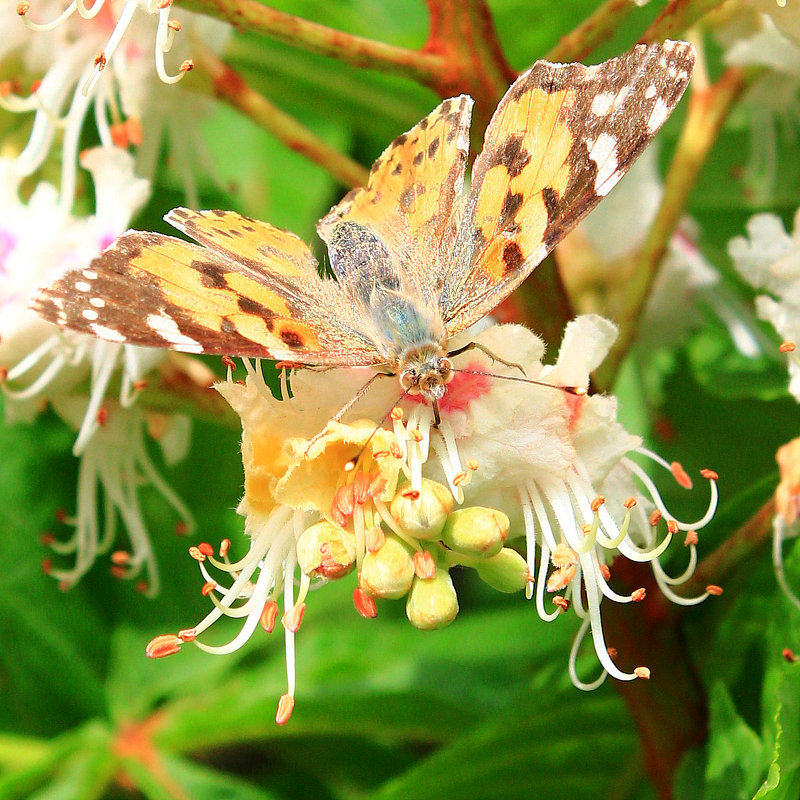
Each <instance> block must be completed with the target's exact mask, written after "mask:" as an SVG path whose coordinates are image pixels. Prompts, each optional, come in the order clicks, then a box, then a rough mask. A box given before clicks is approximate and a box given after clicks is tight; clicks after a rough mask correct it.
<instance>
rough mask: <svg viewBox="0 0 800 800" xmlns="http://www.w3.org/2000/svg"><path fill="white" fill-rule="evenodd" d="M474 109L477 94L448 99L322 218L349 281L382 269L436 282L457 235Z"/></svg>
mask: <svg viewBox="0 0 800 800" xmlns="http://www.w3.org/2000/svg"><path fill="white" fill-rule="evenodd" d="M471 113H472V99H471V98H470V97H468V96H466V95H461V96H460V97H453V98H451V99H449V100H445V101H444V102H443V103H441V104H440V105H439V106H438V107H437V108H435V109H434V110H433V111H432V112H431V113H430V114H429V115H428V116H427V117H425V118H424V119H423V120H421V121H420V122H419V123H417V124H416V125H415V126H414V127H413V128H412V129H411V130H409V131H408V132H407V133H404V134H402V135H401V136H398V137H397V138H396V139H395V140H394V141H393V142H392V143H391V144H390V145H389V146H388V147H387V148H386V150H384V152H383V154H382V155H381V156H380V157H379V158H378V159H377V160H376V161H375V163H374V164H373V165H372V170H371V172H370V177H369V181H368V183H367V186H366V187H363V188H358V189H354V190H352V191H351V192H350V193H349V194H347V195H346V196H345V197H344V199H343V200H342V201H341V202H340V203H338V204H337V205H336V206H334V207H333V208H332V209H331V210H330V212H328V214H327V215H326V216H325V217H324V218H323V219H322V220H320V222H319V224H318V226H317V230H318V231H319V235H320V236H321V238H322V239H324V240H325V242H326V243H327V244H328V248H329V252H330V256H331V265H332V267H333V270H334V272H335V273H336V274H337V275H338V276H339V277H340V278H341V279H343V280H351V281H352V280H355V282H358V281H359V279H361V280H362V282H364V281H368V280H370V279H372V278H373V277H374V274H373V273H374V272H376V271H377V272H378V281H379V282H380V281H381V279H382V278H381V273H383V272H385V273H388V272H398V271H399V272H401V273H402V275H400V276H399V277H400V278H401V282H405V279H407V280H408V281H409V282H411V284H412V285H414V286H415V288H417V289H419V288H420V287H423V286H424V287H428V286H429V285H431V284H432V275H431V271H432V270H436V269H437V266H438V264H439V263H440V261H441V255H442V254H446V253H449V252H450V251H451V249H452V242H453V239H454V236H455V225H454V223H453V208H454V204H455V202H456V199H457V198H458V197H459V196H460V194H461V190H462V187H463V183H464V170H465V169H466V163H467V154H468V149H469V123H470V116H471ZM376 263H377V264H378V267H377V269H376V267H375V265H376ZM386 277H387V279H388V277H389V276H388V275H387V276H386Z"/></svg>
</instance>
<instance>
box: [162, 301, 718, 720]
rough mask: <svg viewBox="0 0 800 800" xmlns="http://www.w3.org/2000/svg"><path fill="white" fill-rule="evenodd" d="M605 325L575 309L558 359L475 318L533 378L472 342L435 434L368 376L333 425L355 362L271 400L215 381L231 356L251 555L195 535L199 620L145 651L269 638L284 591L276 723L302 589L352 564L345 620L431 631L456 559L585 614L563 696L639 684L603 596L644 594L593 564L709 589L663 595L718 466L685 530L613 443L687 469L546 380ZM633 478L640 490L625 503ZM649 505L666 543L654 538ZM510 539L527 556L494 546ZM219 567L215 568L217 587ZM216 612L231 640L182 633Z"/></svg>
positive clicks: (604, 407)
mask: <svg viewBox="0 0 800 800" xmlns="http://www.w3.org/2000/svg"><path fill="white" fill-rule="evenodd" d="M615 335H616V329H615V328H614V326H613V325H612V324H611V323H610V322H608V321H606V320H604V319H602V318H600V317H597V316H593V315H588V316H584V317H580V318H578V319H577V320H575V321H574V322H573V323H571V324H570V325H569V326H567V329H566V331H565V335H564V342H563V345H562V348H561V351H560V353H559V357H558V360H557V362H556V364H554V365H551V366H544V365H543V364H542V362H541V359H542V356H543V352H544V346H543V344H542V342H541V340H539V339H538V338H537V337H536V336H534V335H533V334H532V333H530V332H529V331H527V330H526V329H524V328H521V327H519V326H492V327H489V328H487V329H485V330H483V331H482V332H481V333H479V334H478V335H477V336H476V337H475V341H476V342H477V343H478V344H479V345H480V346H481V347H482V348H485V349H486V350H488V351H491V352H493V353H496V354H497V355H498V356H499V357H502V358H504V359H506V360H510V359H512V358H513V359H514V360H515V361H517V362H519V364H520V365H521V367H522V368H523V369H524V370H525V374H526V376H527V378H530V379H534V380H536V381H541V382H542V383H543V384H545V385H525V384H520V383H519V382H518V380H519V378H521V377H522V376H521V374H520V372H519V371H518V369H517V368H514V367H509V366H505V365H502V364H500V363H499V362H496V363H494V362H493V360H492V358H491V357H490V356H488V355H486V354H484V353H483V352H480V351H479V352H478V353H477V355H475V354H473V352H467V353H464V354H463V355H462V356H459V357H458V358H457V359H456V362H455V377H454V378H453V380H452V381H451V383H450V384H448V389H447V393H446V394H445V396H444V397H443V398H442V400H441V401H440V408H441V413H442V421H441V424H440V426H439V427H438V429H437V428H434V426H433V415H432V412H431V409H430V407H429V406H428V405H427V404H426V403H424V402H423V401H421V400H420V399H419V398H416V397H412V396H400V395H398V386H397V383H396V380H393V379H387V380H384V381H378V382H376V383H373V384H372V385H371V386H370V388H369V391H368V392H367V393H366V394H365V395H364V396H362V397H360V398H359V399H358V401H357V402H356V404H355V405H354V406H353V408H352V409H351V410H350V412H349V414H348V416H354V417H356V419H357V421H355V422H351V423H343V422H340V421H331V417H332V415H335V413H336V411H337V410H338V409H339V408H341V407H342V406H344V405H345V403H346V401H347V400H349V399H351V398H352V397H353V395H354V394H355V393H356V391H357V390H358V389H359V387H360V386H362V385H363V384H364V382H365V375H368V374H369V371H367V370H362V369H335V370H326V371H323V372H317V371H315V370H312V369H301V370H299V371H297V372H296V373H295V374H294V375H293V377H292V381H291V392H290V391H289V387H288V379H287V376H286V374H285V371H284V372H283V373H282V376H281V399H280V400H278V399H276V398H274V397H273V396H272V393H271V392H270V390H269V389H268V388H267V386H266V384H265V383H264V380H263V377H262V375H261V372H260V370H259V368H258V367H257V366H254V365H253V364H251V363H250V362H249V361H244V366H245V368H246V370H247V379H246V381H244V382H234V381H232V375H231V372H230V367H231V366H232V362H231V363H230V364H229V375H228V380H227V381H226V382H224V383H221V384H219V385H218V386H217V388H218V390H219V391H220V392H221V393H222V394H223V396H224V397H225V398H226V399H227V400H228V402H229V403H230V404H231V406H232V407H233V408H234V410H235V411H236V412H237V413H238V414H239V415H240V417H241V419H242V427H243V438H242V457H243V463H244V471H245V485H244V497H243V499H242V501H241V503H240V504H239V508H238V511H239V513H240V514H242V515H243V516H244V517H245V532H246V534H247V535H248V537H249V540H250V541H249V552H248V553H247V554H246V555H245V556H243V557H242V558H239V559H237V560H236V561H233V562H232V561H230V559H229V556H228V553H229V549H230V542H229V541H227V540H226V541H225V542H223V543H222V545H221V547H220V548H219V550H218V551H217V550H215V548H214V547H212V546H211V545H210V544H208V543H203V544H201V545H199V546H198V547H196V548H192V549H191V551H190V552H191V555H192V556H193V557H194V558H195V559H196V560H197V561H198V562H199V564H200V569H201V572H202V575H203V578H204V581H205V583H204V585H203V593H204V594H206V595H208V597H209V598H210V599H211V601H212V602H213V604H214V606H215V607H214V609H213V610H212V611H211V612H210V613H209V614H208V615H207V616H206V617H205V619H203V620H202V621H201V622H200V623H199V624H198V625H195V626H194V627H192V628H188V629H185V630H183V631H180V632H179V633H177V634H174V635H173V634H165V635H162V636H159V637H156V639H154V640H153V641H152V642H151V643H150V645H149V646H148V655H149V656H151V657H160V656H165V655H170V654H173V653H175V652H177V651H178V650H179V649H180V647H181V645H182V644H183V643H184V642H190V641H193V642H195V643H196V644H198V645H199V646H200V647H202V648H203V649H204V650H207V651H209V652H215V653H228V652H231V651H232V650H234V649H236V648H238V647H240V646H241V645H242V644H243V643H244V642H245V641H246V640H247V639H248V638H249V636H250V635H251V634H252V633H253V631H254V630H255V629H256V628H257V627H258V626H259V624H260V625H261V627H262V628H263V629H264V630H266V631H268V632H269V631H272V630H273V628H274V626H275V624H276V620H277V617H278V614H279V613H280V612H279V605H278V604H279V601H281V600H282V603H283V613H282V624H283V628H284V635H285V637H286V663H287V673H288V690H287V692H286V694H285V695H284V696H283V697H282V699H281V701H280V703H279V707H278V714H277V721H278V722H279V723H283V722H286V721H287V720H288V718H289V716H290V714H291V711H292V708H293V706H294V693H295V678H294V652H295V651H294V634H295V632H296V631H297V629H298V627H299V625H300V622H301V620H302V618H303V614H304V611H305V601H306V597H307V594H308V591H309V589H310V588H311V587H312V585H314V584H319V583H323V582H325V581H329V580H339V579H343V578H346V576H348V575H350V574H351V573H355V583H356V588H355V591H354V595H353V597H354V603H355V606H356V609H357V610H358V611H359V613H360V614H361V615H362V616H364V617H374V616H376V614H377V611H378V606H377V604H376V599H400V598H405V600H406V614H407V616H408V618H409V621H410V622H411V624H413V625H414V626H416V627H418V628H421V629H426V630H431V629H435V628H440V627H443V626H445V625H447V624H450V622H452V621H453V619H454V618H455V617H456V616H457V614H458V598H457V596H456V592H455V589H454V586H453V583H452V581H451V579H450V572H451V570H452V569H454V568H457V567H458V568H468V569H474V570H475V572H476V574H477V575H478V577H479V578H480V579H482V580H483V581H485V582H486V583H488V584H489V585H490V586H492V587H494V588H496V589H497V590H498V591H504V592H512V591H520V590H522V589H527V592H528V596H529V597H533V596H534V595H535V597H536V607H537V610H538V612H539V615H540V616H541V617H542V618H543V619H545V620H547V621H552V620H554V619H556V618H557V617H559V616H560V615H561V614H562V613H563V612H564V611H566V610H567V609H569V608H570V607H572V608H574V609H575V611H576V613H577V614H578V616H579V617H580V618H581V619H582V620H583V624H582V626H581V630H580V633H579V636H578V639H577V640H576V645H575V647H574V648H573V652H572V655H571V657H570V674H571V676H572V679H573V681H574V683H575V684H576V685H577V686H579V687H580V688H583V689H588V688H593V687H594V686H596V685H599V683H600V682H602V680H603V679H604V677H605V675H606V674H611V675H613V676H614V677H616V678H619V679H621V680H631V679H633V678H636V677H647V674H648V671H647V669H646V668H644V667H640V668H637V669H635V670H633V671H632V672H625V671H623V670H621V669H620V668H618V667H617V666H616V665H615V664H614V663H613V661H612V660H611V658H610V656H609V655H608V650H607V647H606V644H605V640H604V637H603V631H602V620H601V616H600V604H601V602H602V600H603V599H607V600H611V601H614V602H622V603H627V602H634V601H637V600H641V599H642V598H643V592H642V591H641V590H637V591H634V592H633V593H631V594H628V595H622V594H619V593H618V592H617V591H615V590H614V589H613V588H612V587H611V585H610V584H609V578H610V565H611V563H612V561H613V559H614V558H615V557H624V558H628V559H630V560H633V561H638V562H649V563H650V564H651V565H652V568H653V572H654V575H655V579H656V582H657V584H658V585H659V587H660V588H661V590H662V591H663V592H664V593H665V594H666V595H667V596H668V597H669V598H670V599H672V600H673V601H675V602H678V603H681V604H684V605H689V604H693V603H697V602H700V601H701V600H703V599H704V598H705V597H706V596H707V594H708V593H715V592H716V591H717V588H716V587H709V592H707V593H706V594H703V595H701V596H700V597H695V598H689V599H687V598H683V597H681V596H679V595H678V594H676V593H675V591H674V589H673V587H674V586H676V585H679V584H680V583H682V582H684V581H685V580H688V578H689V577H690V576H691V574H692V572H693V570H694V565H695V563H696V549H695V544H696V541H697V537H696V534H695V533H694V529H696V528H699V527H701V526H702V525H704V524H705V523H706V522H707V521H708V520H709V519H710V518H711V516H712V514H713V512H714V508H715V505H716V498H717V492H716V475H715V474H714V473H712V472H710V471H704V473H703V474H704V476H705V477H706V478H708V479H709V481H710V486H711V502H710V504H709V508H708V512H707V513H706V514H705V515H704V516H703V518H702V519H700V520H697V521H696V522H693V523H687V522H681V521H678V520H677V519H675V517H674V515H672V514H671V513H670V512H669V511H668V509H667V508H666V507H665V505H664V503H663V502H662V500H661V497H660V495H659V493H658V490H657V489H656V486H655V484H654V483H653V481H652V479H651V478H650V476H649V474H648V472H647V471H646V470H645V469H644V468H643V467H642V466H640V465H639V464H638V463H636V462H635V461H634V460H633V459H632V458H631V455H633V454H635V453H638V454H639V455H640V456H644V457H645V458H646V459H648V460H649V461H650V462H651V463H652V464H654V465H655V466H656V468H658V467H664V468H666V469H667V471H669V472H671V473H672V475H673V476H674V477H675V478H676V479H677V480H678V481H679V483H681V485H683V486H684V487H687V488H688V487H689V486H690V485H691V480H690V479H689V477H688V475H687V474H686V473H685V472H684V471H683V469H682V468H681V467H680V465H678V464H672V465H670V464H667V463H666V462H664V461H663V459H661V458H660V457H659V456H657V455H655V454H653V453H650V452H649V451H647V450H645V449H644V448H642V447H641V446H640V445H641V442H640V440H639V439H638V438H637V437H634V436H632V435H630V434H629V433H627V432H626V431H625V430H624V428H623V427H622V426H621V425H620V424H619V423H618V422H617V421H616V401H615V400H614V399H612V398H606V397H600V396H597V397H586V396H582V392H580V391H577V390H573V391H572V392H569V391H562V390H561V389H560V388H559V387H586V386H587V384H588V379H589V373H590V372H591V371H592V370H593V369H594V368H595V367H596V366H597V365H598V364H599V363H600V362H601V361H602V359H603V357H604V356H605V355H606V353H607V351H608V348H609V346H610V345H611V343H612V341H613V339H614V337H615ZM453 344H454V346H457V345H458V342H454V343H453ZM488 373H493V374H494V377H492V375H490V374H488ZM387 410H389V413H388V414H387ZM637 484H638V485H639V486H640V487H642V490H640V494H643V498H642V502H637V500H636V499H635V498H634V494H635V493H636V485H637ZM645 504H652V506H653V507H654V509H655V511H654V514H649V513H648V511H649V507H648V509H647V510H646V509H645V508H643V506H644V505H645ZM662 517H663V518H664V519H665V520H666V523H665V524H666V528H667V533H666V535H660V534H659V529H660V528H662V527H663V526H661V525H659V521H660V519H661V518H662ZM679 530H683V531H689V534H688V535H687V540H686V545H687V547H688V548H689V554H690V555H689V565H688V567H687V568H686V570H685V571H684V573H683V574H682V575H680V576H678V577H677V578H674V577H670V576H668V575H667V574H666V573H665V571H664V570H663V568H662V567H661V565H660V563H659V557H660V556H661V555H662V553H663V552H664V551H665V550H666V548H667V547H668V546H669V544H670V542H671V540H672V538H673V537H674V536H675V534H677V532H678V531H679ZM523 536H524V539H523V538H522V537H523ZM513 539H517V540H518V541H517V546H518V547H520V548H522V549H524V551H525V553H526V557H523V556H522V555H521V554H520V553H519V552H518V551H517V550H516V549H514V548H512V547H510V546H508V543H509V541H511V540H513ZM209 565H210V566H211V567H213V569H214V570H215V572H214V573H213V574H212V572H211V571H209V569H208V567H209ZM298 572H299V584H298V587H297V593H295V589H296V587H295V576H296V574H297V573H298ZM219 573H222V574H223V575H224V576H228V577H227V579H226V580H225V581H222V580H219V578H218V577H217V575H218V574H219ZM556 592H557V593H558V594H557V595H556V596H555V598H554V599H553V600H552V602H551V603H550V604H548V602H547V600H546V598H547V597H548V596H552V595H553V594H554V593H556ZM222 616H229V617H235V618H240V619H243V620H244V622H243V624H242V626H241V628H240V630H239V633H238V634H237V635H236V636H235V637H234V638H233V639H232V640H231V641H230V642H229V643H228V644H226V645H222V646H217V647H212V646H209V645H208V644H206V643H205V642H201V641H200V639H198V637H199V636H200V635H201V634H202V633H204V632H205V631H206V630H207V629H208V628H209V626H211V625H212V624H213V623H214V622H216V621H217V620H218V619H219V618H220V617H222ZM588 631H591V634H592V639H593V643H594V648H595V651H596V653H597V657H598V659H599V660H600V662H601V664H602V666H603V669H604V671H603V674H602V675H601V677H600V679H598V680H596V681H594V682H593V683H586V682H584V681H582V680H581V679H580V678H578V676H577V673H576V669H575V662H576V658H577V651H578V645H579V643H580V641H581V639H582V638H583V636H584V635H585V634H586V633H587V632H588Z"/></svg>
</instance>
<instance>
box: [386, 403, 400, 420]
mask: <svg viewBox="0 0 800 800" xmlns="http://www.w3.org/2000/svg"><path fill="white" fill-rule="evenodd" d="M389 416H390V417H391V418H392V419H393V420H394V421H395V422H399V421H400V420H401V419H403V409H402V408H400V407H399V406H395V407H394V408H393V409H392V410H391V411H390V412H389Z"/></svg>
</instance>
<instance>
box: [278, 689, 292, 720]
mask: <svg viewBox="0 0 800 800" xmlns="http://www.w3.org/2000/svg"><path fill="white" fill-rule="evenodd" d="M292 711H294V697H292V696H291V695H290V694H285V695H282V696H281V699H280V700H279V701H278V713H277V714H276V715H275V722H277V723H278V725H285V724H286V723H287V722H288V721H289V718H290V717H291V716H292Z"/></svg>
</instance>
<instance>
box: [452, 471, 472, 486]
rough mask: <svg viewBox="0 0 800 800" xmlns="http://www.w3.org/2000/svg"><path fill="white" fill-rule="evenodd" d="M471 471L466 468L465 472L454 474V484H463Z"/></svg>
mask: <svg viewBox="0 0 800 800" xmlns="http://www.w3.org/2000/svg"><path fill="white" fill-rule="evenodd" d="M468 475H469V472H467V471H466V470H464V471H463V472H459V473H458V474H457V475H454V476H453V486H461V484H462V483H464V481H465V480H466V479H467V476H468Z"/></svg>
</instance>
